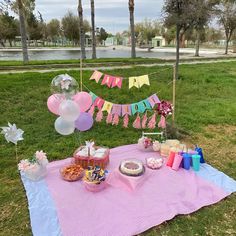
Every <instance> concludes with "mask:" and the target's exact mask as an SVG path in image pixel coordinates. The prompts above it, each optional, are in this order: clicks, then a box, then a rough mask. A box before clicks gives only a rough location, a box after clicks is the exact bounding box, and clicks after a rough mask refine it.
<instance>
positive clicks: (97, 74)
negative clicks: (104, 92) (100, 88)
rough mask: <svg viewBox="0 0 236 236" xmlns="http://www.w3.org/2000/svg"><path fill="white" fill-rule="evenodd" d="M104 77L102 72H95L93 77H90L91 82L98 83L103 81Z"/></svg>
mask: <svg viewBox="0 0 236 236" xmlns="http://www.w3.org/2000/svg"><path fill="white" fill-rule="evenodd" d="M102 75H103V73H102V72H99V71H97V70H95V71H94V72H93V74H92V76H91V77H90V80H95V81H96V82H97V83H98V82H99V80H100V79H101V77H102Z"/></svg>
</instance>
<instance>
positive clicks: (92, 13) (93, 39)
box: [91, 0, 97, 59]
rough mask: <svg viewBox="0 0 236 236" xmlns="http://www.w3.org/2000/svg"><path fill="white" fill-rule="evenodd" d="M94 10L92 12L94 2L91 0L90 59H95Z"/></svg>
mask: <svg viewBox="0 0 236 236" xmlns="http://www.w3.org/2000/svg"><path fill="white" fill-rule="evenodd" d="M94 15H95V10H94V0H91V25H92V48H93V53H92V58H93V59H96V58H97V56H96V36H95V20H94Z"/></svg>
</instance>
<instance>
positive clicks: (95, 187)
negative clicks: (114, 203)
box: [83, 179, 107, 192]
mask: <svg viewBox="0 0 236 236" xmlns="http://www.w3.org/2000/svg"><path fill="white" fill-rule="evenodd" d="M83 184H84V186H85V188H86V189H87V190H88V191H90V192H99V191H101V190H103V189H105V188H106V186H107V183H106V181H102V182H90V181H86V180H85V179H83Z"/></svg>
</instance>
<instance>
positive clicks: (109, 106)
mask: <svg viewBox="0 0 236 236" xmlns="http://www.w3.org/2000/svg"><path fill="white" fill-rule="evenodd" d="M112 106H113V103H111V102H107V101H105V103H104V105H103V107H102V111H107V113H108V114H110V113H111V109H112Z"/></svg>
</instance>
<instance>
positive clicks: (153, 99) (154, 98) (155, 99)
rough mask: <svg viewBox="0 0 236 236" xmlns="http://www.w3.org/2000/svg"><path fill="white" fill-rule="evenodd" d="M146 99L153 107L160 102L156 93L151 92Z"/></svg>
mask: <svg viewBox="0 0 236 236" xmlns="http://www.w3.org/2000/svg"><path fill="white" fill-rule="evenodd" d="M148 101H149V103H150V105H151V107H152V108H153V107H154V106H155V105H156V104H157V103H161V101H160V100H159V98H158V97H157V95H156V94H153V95H152V96H150V97H149V98H148Z"/></svg>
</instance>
